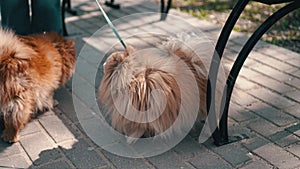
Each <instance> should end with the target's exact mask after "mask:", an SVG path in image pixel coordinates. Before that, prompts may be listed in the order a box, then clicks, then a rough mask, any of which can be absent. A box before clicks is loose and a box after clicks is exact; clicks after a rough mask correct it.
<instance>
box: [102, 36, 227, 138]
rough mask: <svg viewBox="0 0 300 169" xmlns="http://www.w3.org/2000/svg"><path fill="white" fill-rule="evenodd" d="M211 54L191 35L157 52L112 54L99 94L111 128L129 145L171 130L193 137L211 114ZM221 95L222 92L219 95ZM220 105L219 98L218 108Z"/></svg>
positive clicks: (174, 39) (169, 41)
mask: <svg viewBox="0 0 300 169" xmlns="http://www.w3.org/2000/svg"><path fill="white" fill-rule="evenodd" d="M212 55H213V50H212V48H211V45H210V44H209V43H207V42H206V41H203V39H202V40H201V39H199V38H196V37H194V36H193V35H191V34H183V35H181V36H179V37H171V38H167V40H165V41H164V42H163V43H161V44H160V45H159V46H158V47H154V48H148V49H140V50H137V49H134V48H132V47H128V48H127V50H126V51H123V52H122V51H120V52H114V53H112V54H111V55H110V56H109V57H108V59H107V60H106V62H105V64H104V75H103V78H102V81H101V84H100V87H99V90H98V99H99V102H100V104H101V106H104V107H105V109H103V110H104V111H105V114H106V115H108V117H109V118H110V120H111V125H112V127H113V128H115V129H116V130H117V131H119V132H121V133H124V134H125V135H126V136H127V141H128V142H132V141H134V140H136V139H138V138H139V137H142V136H146V137H148V136H156V135H159V134H162V133H164V132H166V133H167V131H168V130H169V129H171V131H172V132H185V133H187V132H189V131H186V130H187V129H188V127H189V126H191V125H193V123H194V122H195V120H196V119H198V120H200V119H203V118H205V117H206V115H207V110H206V93H207V92H206V90H207V89H206V88H207V81H208V71H209V65H210V62H211V58H212ZM219 81H220V82H221V81H222V80H219ZM223 82H224V80H223ZM220 94H221V90H220V88H219V89H218V90H217V92H216V95H217V96H220ZM220 100H221V99H220V98H219V97H216V105H220ZM189 129H190V128H189ZM162 135H163V136H166V135H167V136H169V135H170V134H165V135H164V134H162Z"/></svg>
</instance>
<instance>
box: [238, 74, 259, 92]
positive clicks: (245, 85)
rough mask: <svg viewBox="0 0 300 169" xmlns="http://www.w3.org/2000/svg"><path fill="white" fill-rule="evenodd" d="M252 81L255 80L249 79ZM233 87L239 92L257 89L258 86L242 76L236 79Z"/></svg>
mask: <svg viewBox="0 0 300 169" xmlns="http://www.w3.org/2000/svg"><path fill="white" fill-rule="evenodd" d="M252 79H255V78H251V80H252ZM235 87H236V88H238V89H240V90H243V91H248V90H251V89H256V88H259V86H258V85H257V84H255V83H253V82H251V81H249V80H247V79H245V77H244V76H239V77H238V78H237V81H236V86H235Z"/></svg>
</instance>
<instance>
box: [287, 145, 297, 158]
mask: <svg viewBox="0 0 300 169" xmlns="http://www.w3.org/2000/svg"><path fill="white" fill-rule="evenodd" d="M286 150H287V151H289V152H291V153H293V154H295V155H296V156H297V157H298V158H300V142H297V143H295V144H292V145H289V146H288V147H287V148H286Z"/></svg>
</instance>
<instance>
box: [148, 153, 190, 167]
mask: <svg viewBox="0 0 300 169" xmlns="http://www.w3.org/2000/svg"><path fill="white" fill-rule="evenodd" d="M147 160H149V161H150V163H151V164H152V165H154V166H155V167H156V168H180V169H186V168H189V166H188V165H186V164H185V163H184V161H183V160H182V159H181V158H180V157H179V156H177V155H176V154H175V153H174V152H173V151H168V152H166V153H164V154H161V155H158V156H154V157H150V158H147Z"/></svg>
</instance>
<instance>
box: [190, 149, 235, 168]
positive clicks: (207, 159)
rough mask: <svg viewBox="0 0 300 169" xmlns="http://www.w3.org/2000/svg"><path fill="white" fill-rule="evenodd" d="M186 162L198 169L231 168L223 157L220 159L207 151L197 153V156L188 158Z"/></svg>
mask: <svg viewBox="0 0 300 169" xmlns="http://www.w3.org/2000/svg"><path fill="white" fill-rule="evenodd" d="M188 162H189V163H191V164H192V165H193V166H194V167H196V168H198V169H202V168H205V169H216V168H222V169H229V168H232V166H230V165H229V164H228V163H226V162H225V161H224V160H223V159H221V158H220V157H218V156H217V155H216V154H214V153H212V152H209V151H207V152H204V153H202V154H200V155H198V156H197V157H195V158H193V159H191V160H189V161H188Z"/></svg>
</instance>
